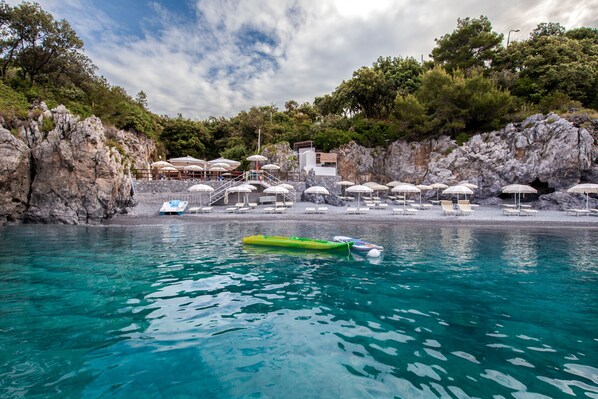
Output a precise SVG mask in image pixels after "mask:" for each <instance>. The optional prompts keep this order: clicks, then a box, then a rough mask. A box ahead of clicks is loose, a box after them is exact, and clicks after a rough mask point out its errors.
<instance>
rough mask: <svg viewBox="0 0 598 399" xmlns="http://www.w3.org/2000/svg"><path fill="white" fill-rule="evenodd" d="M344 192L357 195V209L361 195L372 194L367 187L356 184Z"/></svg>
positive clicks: (371, 190) (370, 189)
mask: <svg viewBox="0 0 598 399" xmlns="http://www.w3.org/2000/svg"><path fill="white" fill-rule="evenodd" d="M345 192H349V193H357V208H358V209H359V201H360V199H361V194H363V193H367V194H371V193H373V192H374V190H373V189H372V188H370V187H368V186H364V185H361V184H357V185H354V186H351V187H348V188H347V189H345Z"/></svg>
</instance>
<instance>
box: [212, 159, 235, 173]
mask: <svg viewBox="0 0 598 399" xmlns="http://www.w3.org/2000/svg"><path fill="white" fill-rule="evenodd" d="M208 163H209V164H210V165H212V166H213V165H214V164H216V163H225V164H227V165H228V169H229V170H233V169H235V168H238V167H239V165H241V162H238V161H233V160H232V159H226V158H216V159H212V160H211V161H208Z"/></svg>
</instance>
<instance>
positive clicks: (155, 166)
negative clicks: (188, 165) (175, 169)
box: [150, 161, 172, 169]
mask: <svg viewBox="0 0 598 399" xmlns="http://www.w3.org/2000/svg"><path fill="white" fill-rule="evenodd" d="M150 166H151V167H152V169H162V168H166V167H172V164H171V163H170V162H166V161H156V162H152V164H151V165H150Z"/></svg>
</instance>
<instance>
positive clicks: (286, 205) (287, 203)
mask: <svg viewBox="0 0 598 399" xmlns="http://www.w3.org/2000/svg"><path fill="white" fill-rule="evenodd" d="M283 204H284V206H285V207H287V208H291V207H292V206H293V205H295V203H294V202H290V201H285V202H283Z"/></svg>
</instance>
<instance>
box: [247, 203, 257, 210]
mask: <svg viewBox="0 0 598 399" xmlns="http://www.w3.org/2000/svg"><path fill="white" fill-rule="evenodd" d="M247 206H248V207H250V208H251V209H255V208H257V202H248V203H247Z"/></svg>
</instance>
